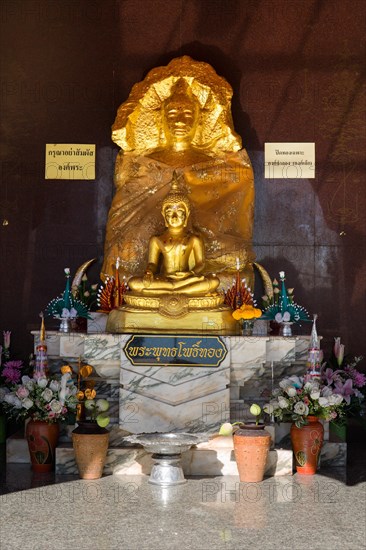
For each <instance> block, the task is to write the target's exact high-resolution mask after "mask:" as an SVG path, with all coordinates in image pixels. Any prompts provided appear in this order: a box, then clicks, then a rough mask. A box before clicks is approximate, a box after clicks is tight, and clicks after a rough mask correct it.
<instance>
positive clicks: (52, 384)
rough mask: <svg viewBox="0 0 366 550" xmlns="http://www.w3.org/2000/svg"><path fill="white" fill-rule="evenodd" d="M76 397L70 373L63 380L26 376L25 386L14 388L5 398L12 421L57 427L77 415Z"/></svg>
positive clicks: (18, 385) (22, 382) (6, 409)
mask: <svg viewBox="0 0 366 550" xmlns="http://www.w3.org/2000/svg"><path fill="white" fill-rule="evenodd" d="M76 393H77V388H76V386H75V385H74V383H73V382H72V380H71V376H70V374H69V373H67V374H64V375H62V377H61V380H54V379H50V378H46V377H41V378H38V379H35V378H30V377H29V376H22V380H21V383H20V384H14V385H13V386H12V389H11V391H8V392H7V393H6V394H5V396H4V401H3V405H4V409H5V413H6V414H7V415H8V416H9V417H13V418H16V419H22V418H31V419H32V420H41V421H44V422H47V423H55V422H58V421H63V420H66V418H67V416H68V414H70V413H74V412H75V409H76V405H77V398H76Z"/></svg>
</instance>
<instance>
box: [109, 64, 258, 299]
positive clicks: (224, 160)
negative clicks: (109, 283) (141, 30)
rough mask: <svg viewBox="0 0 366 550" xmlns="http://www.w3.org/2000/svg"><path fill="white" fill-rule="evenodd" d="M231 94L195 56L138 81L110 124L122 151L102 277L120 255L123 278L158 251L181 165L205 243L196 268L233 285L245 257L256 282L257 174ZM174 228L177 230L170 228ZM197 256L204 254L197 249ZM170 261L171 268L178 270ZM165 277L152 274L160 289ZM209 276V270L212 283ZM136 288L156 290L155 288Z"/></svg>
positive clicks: (194, 222)
mask: <svg viewBox="0 0 366 550" xmlns="http://www.w3.org/2000/svg"><path fill="white" fill-rule="evenodd" d="M231 97H232V89H231V87H230V85H229V84H228V83H227V82H226V80H224V79H223V78H222V77H220V76H218V75H217V74H216V72H215V71H214V69H213V68H212V67H211V66H210V65H208V64H207V63H202V62H197V61H194V60H193V59H191V58H190V57H188V56H184V57H180V58H177V59H173V60H172V61H171V62H170V63H169V64H168V65H167V66H165V67H158V68H156V69H153V70H152V71H150V73H148V75H147V76H146V77H145V79H144V80H143V81H142V82H139V83H138V84H136V85H135V86H134V87H133V88H132V91H131V93H130V96H129V98H128V99H127V101H126V102H125V103H123V104H122V105H121V106H120V107H119V109H118V112H117V117H116V120H115V123H114V125H113V128H112V139H113V141H114V142H115V143H117V145H118V146H119V147H120V148H121V150H120V152H119V154H118V156H117V159H116V164H115V180H114V181H115V186H116V191H115V195H114V197H113V201H112V205H111V208H110V211H109V216H108V221H107V227H106V237H105V246H104V263H103V266H102V271H101V277H102V279H103V280H105V278H106V276H113V275H114V274H115V269H116V268H115V266H116V261H117V258H119V259H120V260H119V275H120V276H125V277H126V278H127V279H129V278H130V277H138V276H140V275H141V273H143V271H144V268H145V266H146V265H147V263H148V262H149V261H150V260H149V259H148V254H152V252H151V251H150V252H148V246H147V243H148V242H149V241H150V238H151V236H152V235H161V234H162V232H163V230H164V220H165V223H167V216H166V215H164V218H163V217H162V216H161V209H160V205H161V204H162V201H163V200H164V198H165V197H166V195H167V194H168V193H169V191H170V184H171V181H172V179H173V173H174V172H176V174H177V178H178V180H179V181H184V182H185V187H186V190H187V193H188V197H189V203H190V206H191V214H190V225H191V228H192V233H193V234H196V235H200V239H201V240H202V241H203V245H204V246H203V248H204V250H205V257H206V262H205V266H204V268H202V271H200V268H199V267H196V268H195V276H196V277H198V276H200V277H202V276H204V275H206V273H216V274H217V276H218V277H219V279H220V282H221V285H222V286H226V284H227V283H229V284H231V283H232V279H233V274H234V273H235V272H236V269H237V266H238V264H239V268H240V272H241V276H244V277H246V279H247V281H248V282H249V284H250V286H252V278H253V262H254V261H255V256H254V252H253V248H252V230H253V217H254V180H253V171H252V167H251V164H250V161H249V158H248V155H247V153H246V151H245V149H242V148H241V139H240V137H239V136H238V135H237V134H236V133H235V131H234V129H233V125H232V119H231ZM183 210H184V209H183ZM169 231H170V232H171V234H173V233H172V227H168V229H167V234H168V233H169ZM159 238H160V239H161V237H159ZM159 238H157V237H154V239H153V240H152V242H151V243H150V244H151V246H150V249H152V250H155V251H157V250H158V248H159V246H160V245H158V243H159V242H161V241H159V240H158V239H159ZM152 243H154V246H153V244H152ZM160 250H161V249H160ZM155 253H156V252H155ZM162 254H163V253H162ZM195 254H196V255H197V257H198V256H199V254H198V252H197V247H195ZM170 261H171V262H172V261H173V260H172V259H171V257H170ZM150 263H153V262H150ZM199 263H200V262H197V265H199ZM166 269H167V272H166V273H167V274H168V273H169V270H170V269H173V270H175V268H171V267H167V268H166ZM175 271H176V272H179V270H175ZM183 271H186V269H183ZM154 275H155V274H154ZM175 277H176V279H175V288H178V286H177V285H178V277H177V276H175ZM145 279H146V281H147V279H148V277H145ZM158 280H159V279H157V278H155V276H154V278H153V281H152V282H151V284H154V285H155V289H156V290H157V288H156V285H157V284H158ZM209 280H210V279H209V277H206V280H205V284H207V281H209ZM183 281H184V278H182V280H181V281H180V284H183ZM171 282H173V280H172V279H171ZM135 283H136V284H138V283H137V281H134V282H133V283H132V284H135ZM138 288H139V292H144V293H145V292H148V290H147V286H146V288H145V289H144V290H142V287H141V288H140V287H138ZM135 290H137V287H135Z"/></svg>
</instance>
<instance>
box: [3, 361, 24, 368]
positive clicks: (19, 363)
mask: <svg viewBox="0 0 366 550" xmlns="http://www.w3.org/2000/svg"><path fill="white" fill-rule="evenodd" d="M4 367H10V368H11V369H21V368H22V367H23V361H7V362H6V363H4Z"/></svg>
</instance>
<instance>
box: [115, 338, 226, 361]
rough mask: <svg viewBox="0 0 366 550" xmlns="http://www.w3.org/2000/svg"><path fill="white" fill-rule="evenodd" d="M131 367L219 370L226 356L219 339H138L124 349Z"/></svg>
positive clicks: (130, 340)
mask: <svg viewBox="0 0 366 550" xmlns="http://www.w3.org/2000/svg"><path fill="white" fill-rule="evenodd" d="M124 352H125V354H126V357H127V358H128V359H129V360H130V362H131V363H132V365H135V366H137V365H141V366H156V367H158V366H159V367H163V366H169V367H178V366H179V367H218V366H220V365H221V363H222V362H223V360H224V359H225V357H226V355H227V349H226V346H225V344H224V342H223V341H222V340H221V339H220V338H219V337H218V336H203V337H201V338H200V337H199V336H184V335H182V336H170V335H164V336H151V335H149V336H142V335H140V336H138V335H133V336H132V337H131V338H130V339H129V340H128V342H127V343H126V345H125V347H124Z"/></svg>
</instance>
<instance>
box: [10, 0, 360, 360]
mask: <svg viewBox="0 0 366 550" xmlns="http://www.w3.org/2000/svg"><path fill="white" fill-rule="evenodd" d="M0 6H1V27H2V28H1V50H2V61H1V72H2V75H1V76H2V85H1V152H0V154H1V198H0V210H1V212H0V214H1V222H2V220H4V219H7V220H8V221H9V224H8V225H0V234H1V300H0V308H1V309H0V315H1V317H0V329H5V328H7V329H11V330H13V332H14V351H17V352H18V353H19V354H23V355H27V353H28V352H29V351H30V349H31V347H30V338H29V336H28V332H29V330H30V329H31V328H36V327H37V326H38V313H39V311H41V310H42V309H44V307H45V305H46V304H47V302H48V301H49V299H50V298H52V297H54V296H55V295H56V294H58V293H59V292H61V290H62V289H63V284H64V279H63V268H64V267H65V266H69V267H70V268H71V270H72V272H74V271H75V269H76V268H77V267H78V266H79V265H80V264H81V263H83V262H84V261H85V260H87V259H89V258H91V257H93V256H97V257H98V259H99V266H100V261H101V257H102V253H103V232H104V227H105V223H106V216H107V212H108V208H109V205H110V202H111V197H112V193H113V183H112V174H113V162H114V157H115V154H116V149H115V147H114V145H113V144H112V142H111V139H110V126H111V124H112V122H113V120H114V117H115V113H116V109H117V107H118V105H119V104H120V103H121V102H122V101H124V100H125V99H126V98H127V96H128V93H129V91H130V89H131V87H132V85H133V84H134V83H135V82H137V81H139V80H141V79H142V78H143V77H144V75H145V74H146V72H147V71H148V70H150V69H151V68H153V67H154V66H157V65H161V64H166V63H167V62H169V60H170V59H171V58H172V57H176V56H178V55H183V54H189V55H191V56H192V57H194V58H196V59H198V60H202V61H206V62H208V63H210V64H212V65H213V67H214V68H215V69H216V71H217V72H218V73H219V74H221V75H222V76H224V77H225V78H226V79H227V80H228V81H229V82H230V83H231V84H232V86H233V88H234V99H233V117H234V123H235V127H236V130H237V131H238V132H239V134H240V135H241V136H242V138H243V144H244V146H245V147H246V148H247V150H248V152H249V154H250V157H251V159H252V162H253V165H254V169H255V175H256V193H257V194H256V219H255V249H256V252H257V259H258V261H260V262H261V263H262V264H264V265H265V266H266V268H267V269H268V270H269V272H270V273H271V275H272V276H275V275H277V274H278V271H279V270H281V269H284V270H285V271H286V273H287V280H288V284H289V286H294V287H295V297H296V299H297V301H298V302H300V303H301V304H303V305H304V306H306V307H307V308H308V309H309V311H310V312H317V313H318V314H319V323H318V325H319V332H320V333H321V334H323V335H324V337H325V341H326V342H328V344H329V342H330V341H331V339H332V337H333V336H338V335H341V336H342V339H343V340H344V341H345V343H346V344H347V346H348V350H349V351H352V352H353V353H356V354H361V353H365V351H366V350H365V345H364V342H365V336H366V334H365V333H366V329H365V322H364V320H365V310H366V307H365V306H366V304H365V288H366V277H365V271H366V270H365V264H366V261H365V241H366V216H365V210H366V209H365V191H364V184H365V155H364V151H365V89H364V71H365V64H364V59H365V41H364V29H365V14H366V4H365V2H364V1H363V0H323V1H322V0H319V1H316V0H295V1H291V2H289V1H288V0H241V1H235V0H230V1H228V0H184V1H181V0H116V1H112V0H72V1H71V0H70V1H67V0H51V1H50V0H3V1H2V2H1V3H0ZM266 141H275V142H282V141H283V142H286V141H299V142H302V141H310V142H311V141H314V142H315V144H316V179H315V180H303V179H300V180H276V181H271V180H264V178H263V147H264V143H265V142H266ZM46 143H96V145H97V178H96V180H95V182H85V181H80V182H78V181H77V182H68V181H59V182H57V181H51V180H47V181H46V180H45V179H44V156H45V144H46ZM88 274H89V275H90V276H92V277H94V278H95V281H97V274H98V266H95V267H94V268H93V269H92V270H90V271H89V272H88Z"/></svg>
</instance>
